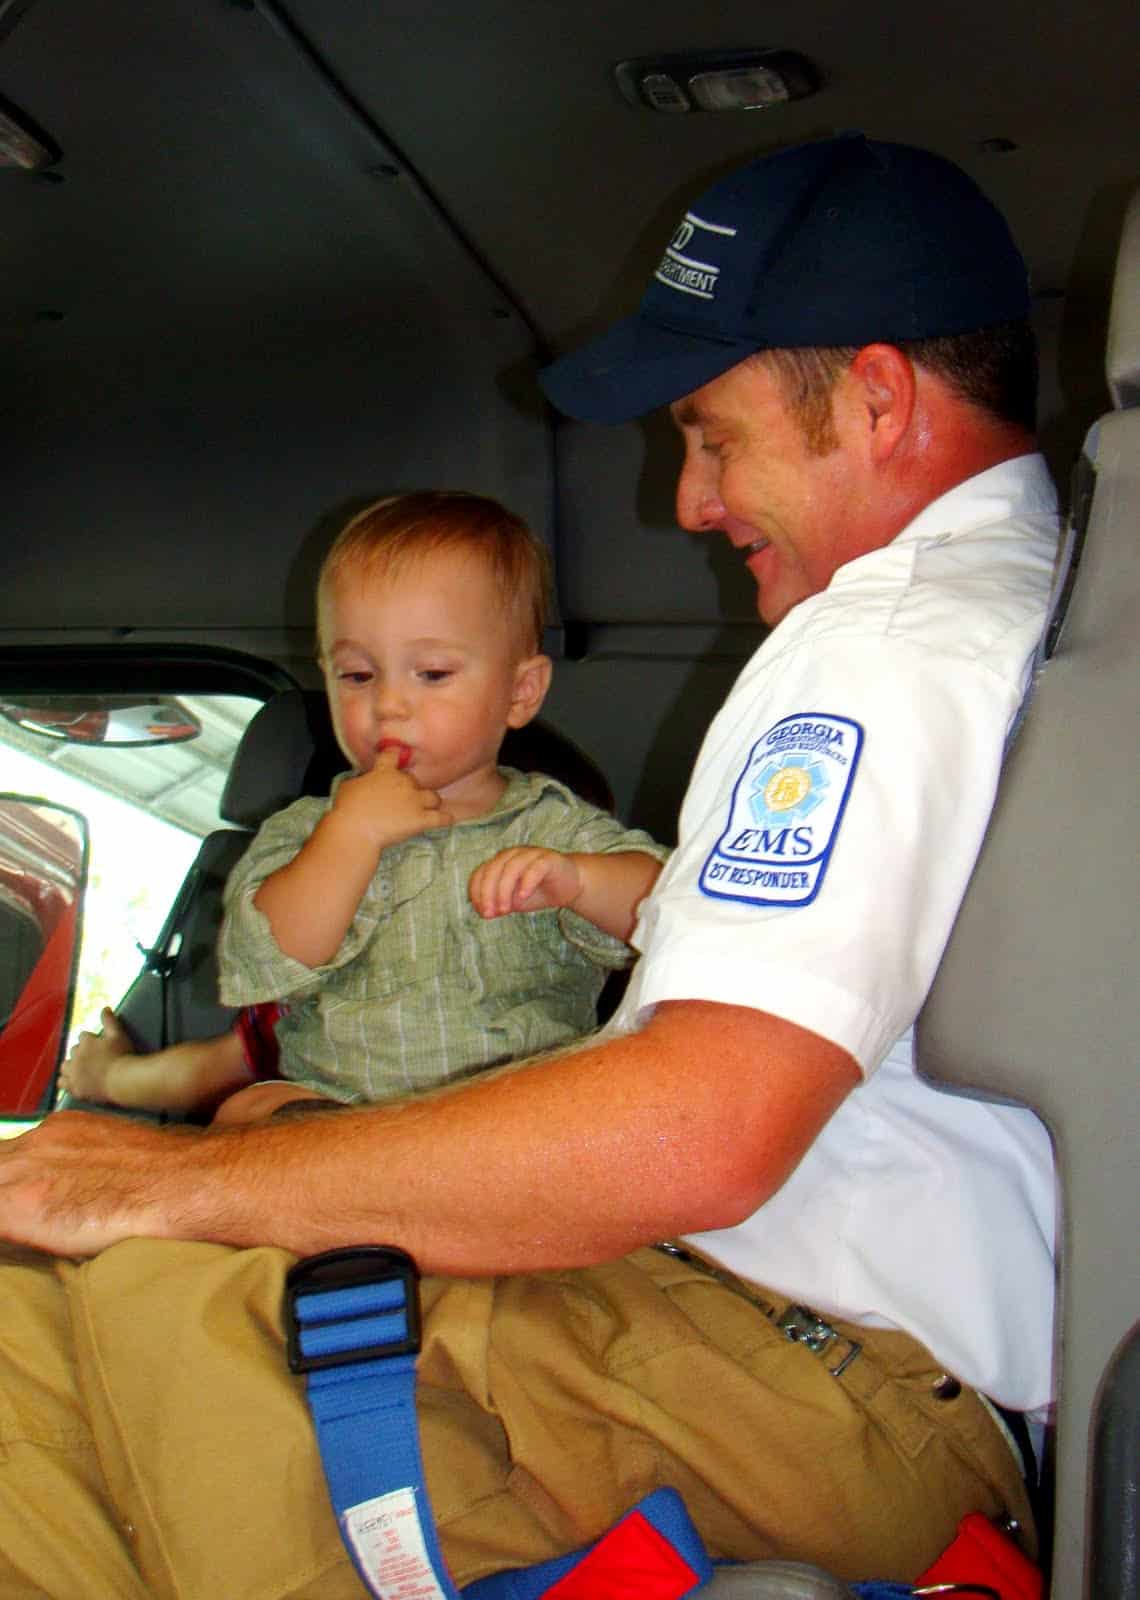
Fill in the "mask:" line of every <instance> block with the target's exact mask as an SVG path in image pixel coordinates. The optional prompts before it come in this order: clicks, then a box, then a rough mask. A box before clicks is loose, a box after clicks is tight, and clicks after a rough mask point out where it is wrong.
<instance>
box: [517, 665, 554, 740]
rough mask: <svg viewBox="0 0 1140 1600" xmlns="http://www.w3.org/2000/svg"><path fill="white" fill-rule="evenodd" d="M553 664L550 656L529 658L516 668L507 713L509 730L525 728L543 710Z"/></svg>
mask: <svg viewBox="0 0 1140 1600" xmlns="http://www.w3.org/2000/svg"><path fill="white" fill-rule="evenodd" d="M553 670H554V668H553V664H552V662H551V660H550V657H549V656H528V657H527V658H526V660H525V661H520V662H519V663H518V665H517V666H516V667H515V687H514V693H513V694H512V696H511V704H510V709H509V711H508V712H507V727H508V728H525V727H526V725H527V723H528V722H530V721H531V719H532V718H534V717H537V715H538V713H539V712H540V711H541V710H542V702H543V701H544V700H545V699H546V693H547V690H548V689H549V688H550V677H551V673H552V672H553Z"/></svg>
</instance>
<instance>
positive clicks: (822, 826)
mask: <svg viewBox="0 0 1140 1600" xmlns="http://www.w3.org/2000/svg"><path fill="white" fill-rule="evenodd" d="M862 748H863V730H862V728H861V727H860V726H859V724H858V723H857V722H852V721H851V720H850V719H849V718H847V717H834V716H831V715H830V714H829V713H827V712H818V711H810V712H804V713H802V714H800V715H797V716H794V717H783V718H781V720H780V721H779V722H777V723H774V724H773V726H772V727H771V728H769V729H768V732H767V733H766V734H765V735H764V736H763V738H762V739H758V740H757V741H756V743H755V744H754V745H753V746H752V749H751V750H750V751H749V753H748V759H747V761H746V762H745V764H744V769H743V771H742V772H741V774H740V777H739V778H738V779H737V780H736V787H735V788H734V789H733V791H732V800H731V802H730V804H729V810H728V820H727V822H726V823H725V827H724V831H723V832H722V833H721V835H720V838H719V839H718V840H717V842H716V844H715V845H714V846H713V848H712V851H711V852H710V854H709V857H708V859H707V861H706V862H705V864H704V866H703V867H702V868H701V876H700V880H699V881H700V886H701V889H702V890H703V891H704V893H705V894H707V895H713V896H715V897H716V898H718V899H721V900H749V901H751V902H752V903H753V904H754V905H758V906H806V905H808V904H809V903H810V902H811V901H812V900H814V899H815V897H816V895H817V894H818V893H819V890H820V887H821V885H822V883H823V876H824V873H825V872H826V871H827V863H828V861H829V859H830V857H831V852H832V849H833V847H834V845H835V840H836V838H837V836H838V834H839V825H840V823H841V822H842V820H843V812H844V809H845V807H846V805H847V798H848V795H849V794H850V791H851V783H852V780H853V779H854V777H855V769H856V767H857V766H858V764H859V753H860V751H861V750H862Z"/></svg>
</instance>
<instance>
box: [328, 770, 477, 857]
mask: <svg viewBox="0 0 1140 1600" xmlns="http://www.w3.org/2000/svg"><path fill="white" fill-rule="evenodd" d="M401 760H402V753H401V751H400V750H399V749H398V748H397V747H396V746H395V745H390V746H388V747H387V748H385V749H383V750H381V751H380V753H379V755H378V756H377V757H376V764H375V766H374V767H373V768H372V769H371V771H369V772H362V773H359V774H358V775H357V776H356V777H354V778H346V779H345V781H344V782H343V783H342V784H341V785H340V786H339V788H338V789H337V792H336V796H335V798H334V800H333V804H332V813H331V815H332V816H333V817H334V818H336V820H337V822H338V824H342V825H343V826H345V827H346V828H351V829H352V830H353V831H354V832H355V833H356V834H357V835H358V837H359V838H361V839H362V840H367V841H368V843H369V844H370V845H371V846H372V847H373V848H375V849H376V850H377V851H379V850H383V849H385V848H386V847H387V846H388V845H390V844H398V843H399V841H400V840H401V839H410V838H412V837H413V835H414V834H417V833H426V832H427V831H428V829H429V828H446V827H449V826H450V825H451V823H452V822H454V820H455V818H454V817H453V816H452V814H451V812H450V811H448V810H447V809H446V808H445V807H444V804H443V801H442V800H441V799H440V797H439V795H438V794H437V793H436V791H435V790H434V789H424V788H422V787H421V786H420V784H418V783H417V782H416V780H415V778H413V776H412V774H411V773H410V772H405V771H403V769H402V768H401V766H400V762H401Z"/></svg>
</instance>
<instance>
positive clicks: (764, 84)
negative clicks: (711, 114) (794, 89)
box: [689, 66, 791, 111]
mask: <svg viewBox="0 0 1140 1600" xmlns="http://www.w3.org/2000/svg"><path fill="white" fill-rule="evenodd" d="M689 92H690V93H691V94H692V97H693V99H694V100H695V101H696V102H697V104H698V106H700V108H701V110H702V111H763V110H765V109H766V108H767V107H768V106H775V105H782V104H783V103H784V101H786V100H789V99H790V98H791V96H790V95H789V94H788V86H787V84H786V83H785V82H784V80H783V78H781V76H780V74H779V73H778V72H774V71H773V70H772V68H771V67H760V66H757V67H730V68H729V69H728V70H727V71H725V72H698V73H697V75H696V77H695V78H690V79H689Z"/></svg>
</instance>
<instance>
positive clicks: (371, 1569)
mask: <svg viewBox="0 0 1140 1600" xmlns="http://www.w3.org/2000/svg"><path fill="white" fill-rule="evenodd" d="M341 1523H342V1524H343V1527H344V1532H345V1537H346V1538H347V1540H348V1542H349V1545H350V1546H351V1547H352V1551H353V1553H354V1555H355V1556H356V1559H357V1562H358V1563H359V1565H360V1570H361V1571H362V1572H363V1573H365V1574H366V1576H367V1578H368V1582H369V1583H370V1584H371V1585H372V1588H373V1590H374V1592H375V1593H376V1594H378V1595H380V1596H381V1597H382V1600H447V1590H446V1589H443V1588H442V1587H441V1586H440V1582H439V1579H438V1578H437V1577H436V1575H435V1568H434V1567H433V1566H432V1564H431V1560H430V1558H429V1556H428V1553H427V1545H426V1543H425V1541H424V1533H423V1528H422V1526H421V1524H420V1513H419V1507H418V1506H417V1504H416V1491H415V1490H414V1489H410V1488H409V1489H393V1490H392V1491H391V1493H390V1494H380V1495H377V1496H376V1497H375V1499H373V1500H362V1501H361V1502H360V1504H359V1505H356V1506H349V1508H348V1510H347V1511H345V1512H343V1513H342V1515H341Z"/></svg>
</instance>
